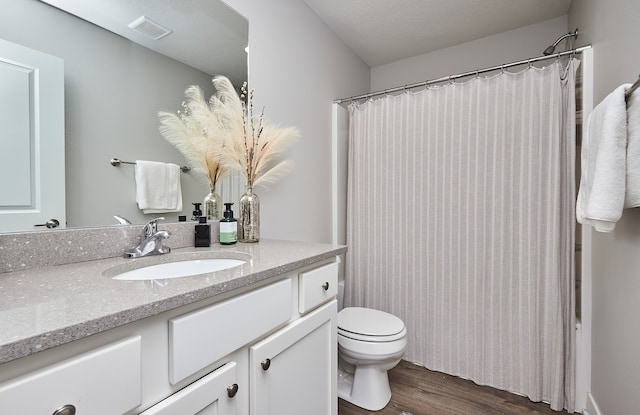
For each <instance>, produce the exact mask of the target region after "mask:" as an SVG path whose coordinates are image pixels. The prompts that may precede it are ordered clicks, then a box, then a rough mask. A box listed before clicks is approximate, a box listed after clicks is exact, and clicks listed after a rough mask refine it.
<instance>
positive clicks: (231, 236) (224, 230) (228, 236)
mask: <svg viewBox="0 0 640 415" xmlns="http://www.w3.org/2000/svg"><path fill="white" fill-rule="evenodd" d="M224 206H225V211H224V218H222V219H220V243H221V244H222V245H233V244H235V243H236V242H238V221H237V220H236V219H235V218H234V217H233V210H231V206H233V203H225V204H224Z"/></svg>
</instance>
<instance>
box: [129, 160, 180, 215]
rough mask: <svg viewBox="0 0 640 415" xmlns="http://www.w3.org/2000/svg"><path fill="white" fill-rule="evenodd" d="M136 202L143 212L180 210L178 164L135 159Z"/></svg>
mask: <svg viewBox="0 0 640 415" xmlns="http://www.w3.org/2000/svg"><path fill="white" fill-rule="evenodd" d="M135 170H136V202H137V203H138V207H139V208H140V209H141V210H142V212H143V213H166V212H182V189H181V187H180V166H178V165H177V164H172V163H160V162H156V161H145V160H136V169H135Z"/></svg>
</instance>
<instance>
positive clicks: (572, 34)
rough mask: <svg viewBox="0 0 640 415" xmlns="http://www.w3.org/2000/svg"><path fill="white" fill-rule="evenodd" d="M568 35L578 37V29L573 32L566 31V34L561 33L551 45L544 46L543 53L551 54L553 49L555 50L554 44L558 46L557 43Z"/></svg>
mask: <svg viewBox="0 0 640 415" xmlns="http://www.w3.org/2000/svg"><path fill="white" fill-rule="evenodd" d="M568 37H572V38H574V39H577V38H578V29H576V30H574V31H573V32H570V33H567V34H566V35H562V36H560V37H559V38H558V40H556V41H555V42H553V45H551V46H549V47H548V48H546V49H545V50H544V52H542V53H544V54H545V55H551V54H552V53H553V51H555V50H556V46H558V43H560V42H562V41H563V40H564V39H566V38H568Z"/></svg>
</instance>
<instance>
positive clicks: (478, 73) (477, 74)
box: [476, 69, 480, 79]
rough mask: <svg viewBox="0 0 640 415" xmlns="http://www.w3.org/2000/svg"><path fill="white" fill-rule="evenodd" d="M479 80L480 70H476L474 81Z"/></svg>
mask: <svg viewBox="0 0 640 415" xmlns="http://www.w3.org/2000/svg"><path fill="white" fill-rule="evenodd" d="M478 78H480V70H479V69H476V79H478Z"/></svg>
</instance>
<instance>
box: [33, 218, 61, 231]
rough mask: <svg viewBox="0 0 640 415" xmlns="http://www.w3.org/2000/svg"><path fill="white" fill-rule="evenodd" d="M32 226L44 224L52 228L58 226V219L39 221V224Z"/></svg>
mask: <svg viewBox="0 0 640 415" xmlns="http://www.w3.org/2000/svg"><path fill="white" fill-rule="evenodd" d="M33 226H46V227H47V228H49V229H53V228H57V227H58V226H60V221H59V220H58V219H49V220H48V221H46V222H45V223H39V224H37V225H33Z"/></svg>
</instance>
